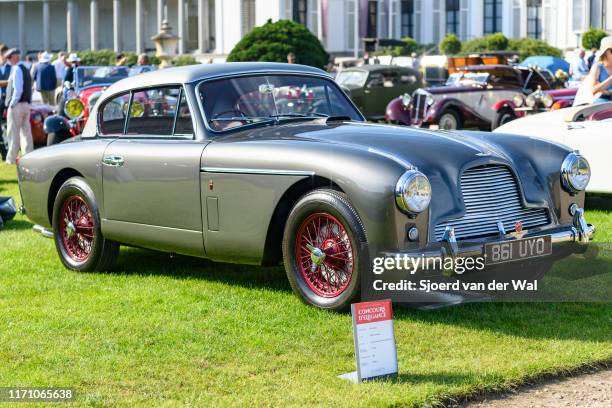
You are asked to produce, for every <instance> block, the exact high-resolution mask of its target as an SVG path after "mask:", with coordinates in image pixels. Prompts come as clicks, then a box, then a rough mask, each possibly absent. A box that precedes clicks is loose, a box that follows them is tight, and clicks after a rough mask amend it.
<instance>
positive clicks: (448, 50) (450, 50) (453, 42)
mask: <svg viewBox="0 0 612 408" xmlns="http://www.w3.org/2000/svg"><path fill="white" fill-rule="evenodd" d="M438 49H439V50H440V52H441V53H442V54H445V55H455V54H458V53H459V51H461V41H459V38H457V36H456V35H455V34H452V33H450V34H446V37H444V38H443V39H442V41H440V44H439V45H438Z"/></svg>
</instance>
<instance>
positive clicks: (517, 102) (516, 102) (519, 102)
mask: <svg viewBox="0 0 612 408" xmlns="http://www.w3.org/2000/svg"><path fill="white" fill-rule="evenodd" d="M512 102H514V106H516V107H517V108H520V107H521V106H523V103H525V99H524V98H523V95H514V96H513V97H512Z"/></svg>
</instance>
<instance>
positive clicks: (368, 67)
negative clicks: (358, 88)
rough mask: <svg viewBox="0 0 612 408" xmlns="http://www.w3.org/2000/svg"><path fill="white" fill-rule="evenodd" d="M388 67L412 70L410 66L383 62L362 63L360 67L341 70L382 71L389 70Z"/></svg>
mask: <svg viewBox="0 0 612 408" xmlns="http://www.w3.org/2000/svg"><path fill="white" fill-rule="evenodd" d="M389 69H397V70H406V71H413V69H412V68H410V67H401V66H399V65H384V64H367V65H362V66H360V67H349V68H344V69H343V70H342V71H368V72H372V71H384V70H389Z"/></svg>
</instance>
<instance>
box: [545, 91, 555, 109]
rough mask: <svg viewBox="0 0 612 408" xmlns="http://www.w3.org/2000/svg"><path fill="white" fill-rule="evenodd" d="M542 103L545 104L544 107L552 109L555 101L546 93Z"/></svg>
mask: <svg viewBox="0 0 612 408" xmlns="http://www.w3.org/2000/svg"><path fill="white" fill-rule="evenodd" d="M542 103H543V104H544V106H546V107H547V108H550V107H551V106H552V105H553V103H554V101H553V97H552V96H550V95H549V94H547V93H545V94H542Z"/></svg>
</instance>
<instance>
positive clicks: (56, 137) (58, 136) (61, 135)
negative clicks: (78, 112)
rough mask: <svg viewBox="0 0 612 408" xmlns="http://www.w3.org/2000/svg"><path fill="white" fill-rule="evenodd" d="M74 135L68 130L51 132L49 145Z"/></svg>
mask: <svg viewBox="0 0 612 408" xmlns="http://www.w3.org/2000/svg"><path fill="white" fill-rule="evenodd" d="M70 136H72V135H71V134H70V132H68V131H65V130H63V131H59V132H57V133H56V132H50V133H49V134H48V135H47V146H53V145H54V144H58V143H61V142H63V141H64V140H66V139H68V138H70Z"/></svg>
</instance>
